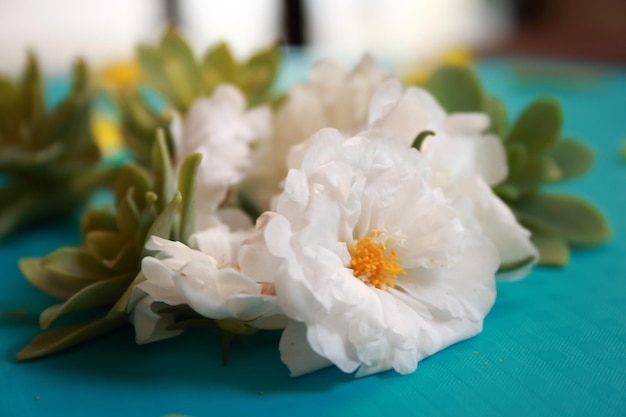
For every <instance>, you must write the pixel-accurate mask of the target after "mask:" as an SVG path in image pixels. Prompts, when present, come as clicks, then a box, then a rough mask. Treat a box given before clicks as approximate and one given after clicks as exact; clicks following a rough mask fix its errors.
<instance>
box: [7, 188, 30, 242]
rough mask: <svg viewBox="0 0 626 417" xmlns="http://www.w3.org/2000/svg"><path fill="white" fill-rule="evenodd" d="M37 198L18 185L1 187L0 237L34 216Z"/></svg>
mask: <svg viewBox="0 0 626 417" xmlns="http://www.w3.org/2000/svg"><path fill="white" fill-rule="evenodd" d="M36 202H37V199H36V198H35V197H34V196H33V195H32V194H30V193H27V192H23V190H22V191H20V189H19V188H18V187H10V188H9V187H7V188H4V189H0V238H2V237H3V236H7V235H8V234H10V233H12V232H13V231H15V230H17V229H19V228H20V227H22V226H23V225H24V224H26V223H28V221H29V220H30V219H31V218H32V217H33V216H34V213H33V207H34V205H35V204H36Z"/></svg>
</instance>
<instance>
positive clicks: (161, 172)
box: [152, 130, 175, 211]
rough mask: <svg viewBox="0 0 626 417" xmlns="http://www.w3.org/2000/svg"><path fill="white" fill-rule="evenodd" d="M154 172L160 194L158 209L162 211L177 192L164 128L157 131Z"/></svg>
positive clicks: (155, 185) (158, 193)
mask: <svg viewBox="0 0 626 417" xmlns="http://www.w3.org/2000/svg"><path fill="white" fill-rule="evenodd" d="M152 172H153V175H154V179H153V183H154V192H155V193H156V195H157V196H159V199H158V200H157V201H156V205H157V208H158V210H159V211H162V210H163V209H164V208H165V205H166V204H167V203H168V202H169V201H170V200H171V199H172V197H173V196H174V192H175V190H174V187H175V182H174V173H173V172H172V161H171V159H170V153H169V151H168V148H167V142H166V139H165V133H164V132H163V130H158V131H157V132H156V140H155V142H154V146H153V148H152Z"/></svg>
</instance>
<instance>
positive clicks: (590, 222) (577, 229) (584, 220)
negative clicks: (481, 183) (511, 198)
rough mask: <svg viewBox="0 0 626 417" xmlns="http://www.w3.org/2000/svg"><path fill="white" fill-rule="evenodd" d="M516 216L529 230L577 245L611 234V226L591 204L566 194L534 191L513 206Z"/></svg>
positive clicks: (594, 243) (602, 239)
mask: <svg viewBox="0 0 626 417" xmlns="http://www.w3.org/2000/svg"><path fill="white" fill-rule="evenodd" d="M513 208H514V210H515V214H516V215H517V217H518V219H519V220H520V221H521V222H522V223H523V224H525V225H527V226H528V227H529V228H530V229H531V230H533V231H537V232H540V233H541V234H546V235H549V236H556V237H560V238H563V239H565V240H567V241H568V242H570V243H574V244H578V245H596V244H599V243H602V242H604V241H605V240H607V239H608V238H609V237H610V236H611V229H610V227H609V225H608V223H607V221H606V219H605V218H604V216H603V215H602V213H600V212H599V211H598V210H597V209H596V208H595V207H593V206H592V205H591V204H589V203H587V202H585V201H583V200H581V199H579V198H576V197H573V196H568V195H537V196H534V197H532V198H528V199H525V200H522V201H520V202H518V203H517V204H516V205H515V206H514V207H513Z"/></svg>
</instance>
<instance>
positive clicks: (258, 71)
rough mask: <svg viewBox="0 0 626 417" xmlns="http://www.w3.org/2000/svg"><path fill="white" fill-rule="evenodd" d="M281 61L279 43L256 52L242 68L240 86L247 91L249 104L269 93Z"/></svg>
mask: <svg viewBox="0 0 626 417" xmlns="http://www.w3.org/2000/svg"><path fill="white" fill-rule="evenodd" d="M279 63H280V51H279V49H278V44H274V45H272V46H270V47H268V48H266V49H265V50H262V51H259V52H258V53H256V54H254V55H253V56H252V57H250V59H249V60H248V62H246V64H245V65H244V66H243V67H242V68H241V78H240V79H239V87H240V88H241V89H242V90H243V91H244V92H245V93H246V96H247V97H248V101H249V104H250V105H251V106H252V105H256V104H258V103H259V102H260V101H261V100H262V99H263V97H264V96H265V95H266V94H267V93H268V91H269V89H270V87H271V85H272V82H273V81H274V78H275V77H276V74H277V73H278V67H279Z"/></svg>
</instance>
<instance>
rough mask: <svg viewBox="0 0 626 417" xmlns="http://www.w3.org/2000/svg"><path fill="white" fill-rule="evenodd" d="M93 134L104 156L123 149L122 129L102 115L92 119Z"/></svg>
mask: <svg viewBox="0 0 626 417" xmlns="http://www.w3.org/2000/svg"><path fill="white" fill-rule="evenodd" d="M91 133H92V134H93V137H94V138H95V140H96V143H97V144H98V147H99V148H100V151H102V153H103V154H112V153H115V152H117V151H119V150H120V149H121V148H122V143H123V140H122V132H121V131H120V127H119V126H118V125H117V123H115V122H114V121H113V120H111V119H110V118H108V117H106V116H104V115H102V114H98V113H96V115H95V116H94V117H93V118H92V119H91Z"/></svg>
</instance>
